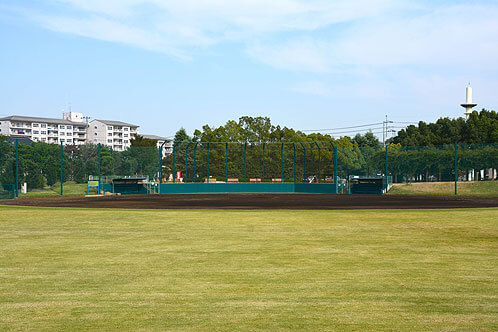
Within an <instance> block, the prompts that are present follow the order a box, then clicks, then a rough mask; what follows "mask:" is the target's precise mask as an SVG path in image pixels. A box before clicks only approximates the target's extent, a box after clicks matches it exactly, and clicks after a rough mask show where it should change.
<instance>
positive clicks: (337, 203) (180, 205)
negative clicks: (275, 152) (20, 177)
mask: <svg viewBox="0 0 498 332" xmlns="http://www.w3.org/2000/svg"><path fill="white" fill-rule="evenodd" d="M0 204H5V205H21V206H45V207H77V208H117V209H299V210H313V209H321V210H345V209H453V208H483V207H498V198H487V197H443V196H411V195H410V196H408V195H406V196H405V195H385V196H379V195H328V194H176V195H151V196H145V195H130V196H107V197H79V196H78V197H45V198H21V199H17V200H4V201H2V202H0Z"/></svg>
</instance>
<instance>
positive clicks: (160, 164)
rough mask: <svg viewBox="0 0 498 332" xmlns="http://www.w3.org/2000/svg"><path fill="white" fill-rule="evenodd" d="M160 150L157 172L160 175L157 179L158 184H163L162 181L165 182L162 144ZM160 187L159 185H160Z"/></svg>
mask: <svg viewBox="0 0 498 332" xmlns="http://www.w3.org/2000/svg"><path fill="white" fill-rule="evenodd" d="M158 151H159V154H158V157H159V165H158V166H159V172H158V173H157V176H158V177H159V179H158V180H157V184H158V185H161V183H162V182H163V165H162V164H163V158H162V157H163V146H162V145H161V146H160V147H159V149H158ZM158 188H159V187H158Z"/></svg>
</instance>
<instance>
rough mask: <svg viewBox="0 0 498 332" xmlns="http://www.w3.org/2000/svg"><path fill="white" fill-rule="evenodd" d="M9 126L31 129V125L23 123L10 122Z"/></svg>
mask: <svg viewBox="0 0 498 332" xmlns="http://www.w3.org/2000/svg"><path fill="white" fill-rule="evenodd" d="M10 127H11V128H16V129H31V125H29V124H25V123H11V124H10Z"/></svg>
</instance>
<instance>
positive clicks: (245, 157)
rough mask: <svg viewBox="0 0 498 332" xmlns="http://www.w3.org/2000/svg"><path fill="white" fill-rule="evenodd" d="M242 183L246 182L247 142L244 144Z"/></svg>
mask: <svg viewBox="0 0 498 332" xmlns="http://www.w3.org/2000/svg"><path fill="white" fill-rule="evenodd" d="M244 182H247V142H244Z"/></svg>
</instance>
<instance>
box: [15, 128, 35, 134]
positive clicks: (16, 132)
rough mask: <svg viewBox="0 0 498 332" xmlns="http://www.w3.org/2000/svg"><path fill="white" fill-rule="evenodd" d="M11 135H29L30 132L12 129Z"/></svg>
mask: <svg viewBox="0 0 498 332" xmlns="http://www.w3.org/2000/svg"><path fill="white" fill-rule="evenodd" d="M12 134H13V135H31V130H22V129H13V130H12Z"/></svg>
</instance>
